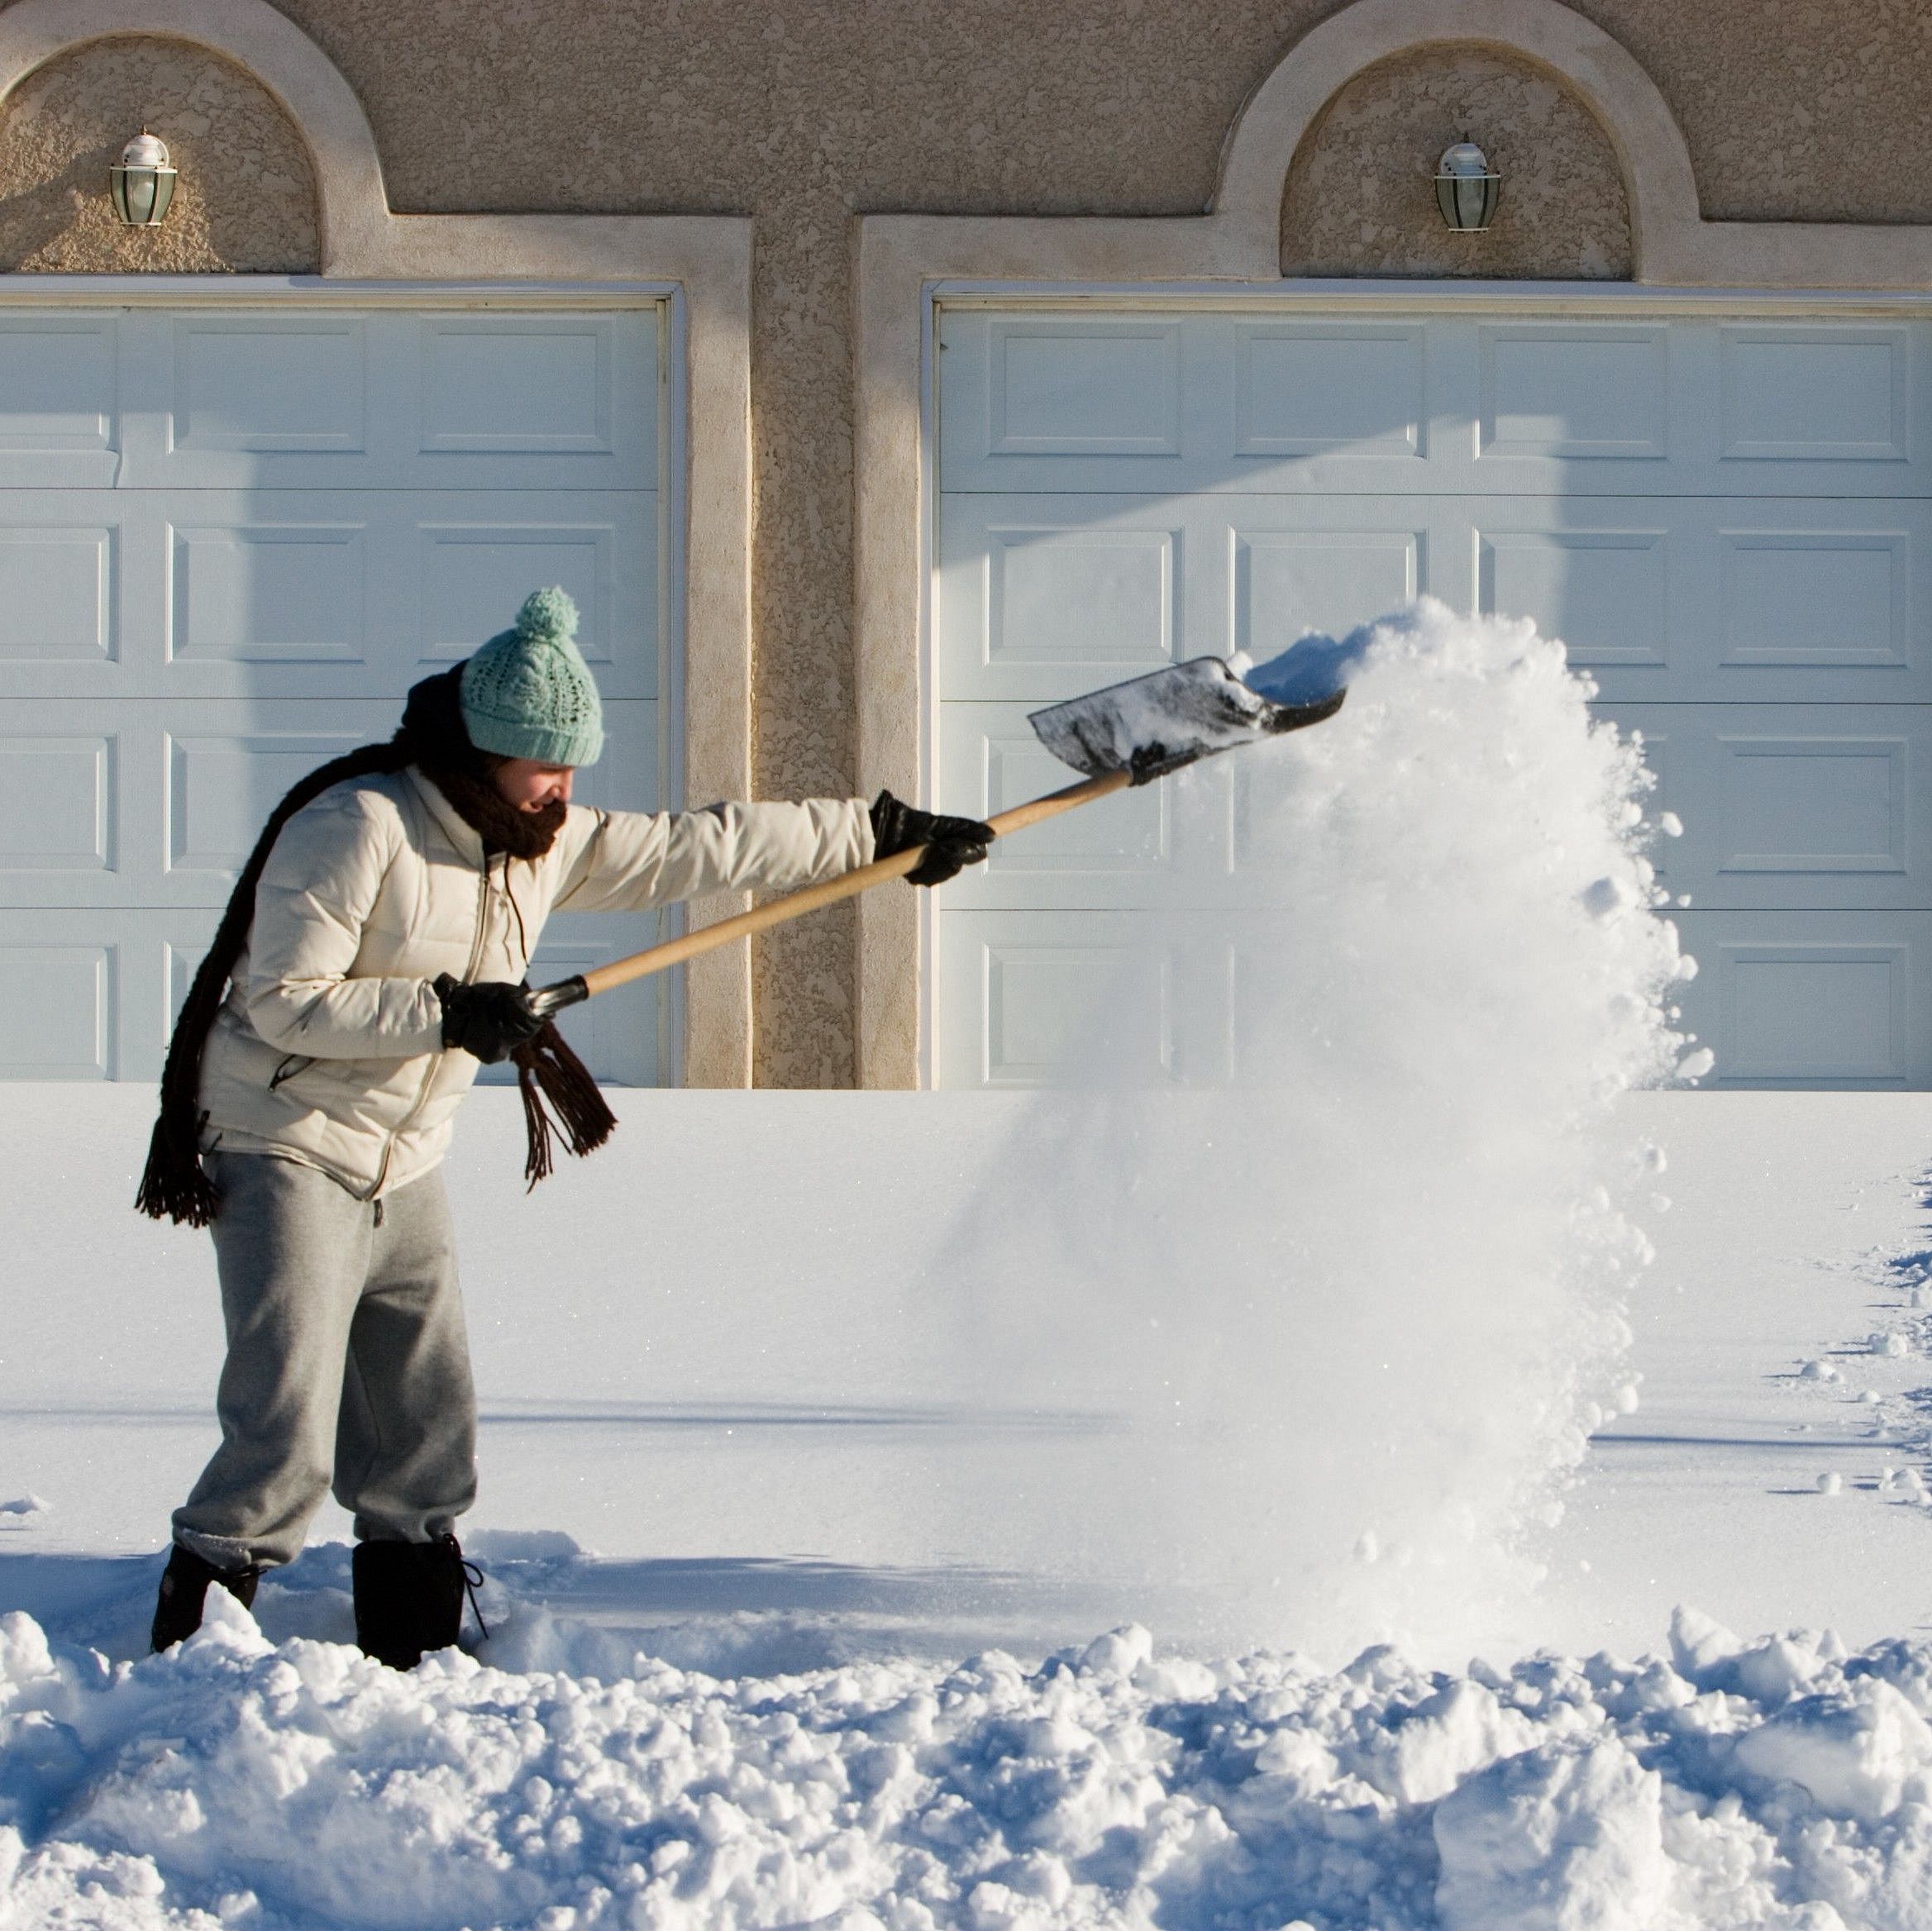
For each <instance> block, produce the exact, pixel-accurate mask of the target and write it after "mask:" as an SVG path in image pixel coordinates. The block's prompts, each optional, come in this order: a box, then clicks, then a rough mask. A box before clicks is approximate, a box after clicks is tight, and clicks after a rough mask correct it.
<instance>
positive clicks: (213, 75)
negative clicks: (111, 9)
mask: <svg viewBox="0 0 1932 1931" xmlns="http://www.w3.org/2000/svg"><path fill="white" fill-rule="evenodd" d="M143 126H146V127H148V128H150V129H151V130H152V131H154V132H155V133H156V134H158V135H160V137H161V138H162V139H163V140H164V141H166V142H167V144H168V150H169V160H171V161H172V162H173V164H174V167H175V168H176V169H178V170H179V179H178V180H177V182H176V184H175V189H174V202H173V203H172V205H171V206H170V207H169V210H168V217H167V220H166V221H165V222H164V223H163V224H162V226H160V227H159V228H153V229H147V228H126V227H123V226H121V224H120V223H119V222H117V221H116V220H115V219H114V212H113V209H112V207H111V206H110V205H109V203H108V199H107V169H109V168H110V167H111V166H112V164H113V163H115V162H116V161H117V160H120V158H121V150H122V148H123V147H125V146H126V145H127V141H128V139H129V137H130V136H132V135H135V134H137V133H139V132H140V131H141V128H142V127H143ZM316 263H317V245H316V210H315V183H314V179H313V177H312V173H311V170H310V168H309V162H308V150H307V149H306V148H305V147H304V146H303V144H302V140H301V137H300V136H298V134H297V133H296V131H295V130H294V129H293V127H292V126H290V125H289V119H288V117H287V116H286V115H285V114H284V112H282V109H281V107H280V106H279V104H278V103H276V101H275V100H274V97H273V96H272V95H270V93H267V92H266V91H265V89H264V88H262V87H261V86H260V85H259V84H258V83H256V82H255V81H254V80H252V79H250V78H249V76H248V75H247V74H244V73H242V72H241V69H238V68H236V67H232V66H231V65H230V64H228V63H227V61H225V60H220V59H218V58H217V57H216V56H215V55H212V54H210V53H208V52H207V51H205V50H203V49H201V48H198V47H191V46H188V45H186V44H185V43H184V42H182V41H163V40H155V39H148V38H142V37H134V36H130V37H125V38H117V39H113V40H106V41H92V42H90V43H89V44H88V45H85V46H81V47H77V48H75V49H74V50H72V51H71V52H69V53H67V54H64V55H60V57H59V58H58V59H56V60H50V61H49V62H48V64H46V65H45V67H42V68H41V69H39V70H38V71H37V72H36V73H34V74H30V75H29V76H28V77H27V78H26V80H25V81H23V82H22V83H21V85H20V86H18V87H17V88H15V89H14V90H13V92H12V94H11V95H9V96H8V97H7V100H6V102H5V103H0V269H10V270H28V271H33V272H37V273H40V274H59V273H61V272H64V271H75V272H87V273H91V274H140V273H148V272H160V273H166V274H203V273H208V272H216V271H227V272H230V273H234V272H238V271H242V270H247V271H251V272H254V273H257V274H263V273H282V274H298V273H303V272H306V271H311V270H312V269H314V268H315V266H316Z"/></svg>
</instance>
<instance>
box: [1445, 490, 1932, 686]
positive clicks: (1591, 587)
mask: <svg viewBox="0 0 1932 1931" xmlns="http://www.w3.org/2000/svg"><path fill="white" fill-rule="evenodd" d="M1469 508H1470V513H1471V515H1472V518H1473V538H1474V541H1475V545H1476V553H1477V608H1480V609H1481V610H1484V611H1486V612H1491V613H1500V614H1502V615H1505V616H1516V617H1532V618H1534V620H1535V622H1536V623H1537V626H1538V628H1539V629H1540V630H1542V631H1543V632H1544V634H1545V635H1547V636H1550V637H1560V638H1562V640H1563V641H1564V643H1565V644H1566V645H1567V646H1568V648H1569V653H1570V660H1571V661H1572V663H1574V664H1576V665H1579V666H1581V667H1582V668H1585V669H1586V670H1589V671H1590V672H1591V675H1592V676H1593V677H1595V679H1596V681H1597V684H1598V685H1599V686H1600V689H1601V690H1602V692H1603V694H1604V695H1605V698H1610V699H1611V700H1613V701H1619V702H1622V701H1636V702H1642V701H1643V699H1645V698H1656V697H1658V696H1661V695H1663V694H1668V695H1669V697H1670V698H1672V699H1673V700H1678V701H1684V702H1710V701H1738V702H1752V701H1767V700H1776V699H1781V698H1782V699H1789V700H1801V701H1806V702H1810V703H1872V702H1878V701H1894V702H1896V701H1901V700H1907V701H1917V702H1925V701H1927V700H1932V647H1929V642H1932V640H1929V639H1928V637H1927V627H1928V622H1929V620H1932V605H1929V602H1928V598H1927V597H1926V595H1925V591H1924V589H1923V586H1924V584H1925V582H1926V581H1927V576H1928V571H1929V570H1932V504H1928V503H1918V502H1906V501H1891V502H1887V503H1872V502H1863V501H1853V502H1844V501H1838V500H1830V499H1820V498H1810V499H1806V500H1802V501H1796V500H1793V501H1780V502H1776V503H1762V502H1756V501H1752V500H1748V499H1743V498H1725V499H1722V500H1718V501H1712V502H1703V501H1696V502H1686V503H1661V502H1658V501H1655V500H1643V501H1635V502H1630V503H1621V504H1613V503H1606V502H1605V501H1604V500H1603V499H1601V498H1591V499H1588V500H1585V501H1577V500H1569V499H1562V498H1558V499H1554V500H1546V501H1543V502H1538V501H1534V500H1532V499H1528V498H1478V499H1476V501H1475V502H1473V503H1472V504H1471V505H1470V506H1469Z"/></svg>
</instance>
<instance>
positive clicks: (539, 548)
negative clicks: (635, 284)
mask: <svg viewBox="0 0 1932 1931" xmlns="http://www.w3.org/2000/svg"><path fill="white" fill-rule="evenodd" d="M661 337H662V322H661V315H660V312H659V310H658V309H657V308H643V309H636V310H627V311H623V312H517V311H514V310H511V311H505V310H503V309H500V308H498V309H491V310H489V311H488V312H460V311H453V310H451V309H448V308H443V309H436V310H427V311H426V310H407V309H398V308H363V309H351V308H322V307H319V306H316V307H310V306H306V305H304V306H303V307H301V308H292V307H291V306H289V304H288V303H282V304H281V305H279V307H276V308H255V309H240V310H234V311H228V312H211V311H209V310H206V309H174V310H170V309H166V308H94V309H75V310H67V311H60V312H45V311H31V312H30V311H21V310H11V311H7V312H0V698H3V699H4V705H3V708H0V1076H10V1077H13V1078H26V1079H36V1078H37V1079H47V1078H83V1079H85V1078H93V1079H100V1078H108V1079H117V1078H118V1079H141V1080H147V1079H152V1078H154V1077H155V1075H157V1074H158V1073H159V1071H160V1063H161V1054H162V1051H163V1049H164V1047H165V1042H166V1039H167V1035H168V1030H169V1023H170V1015H171V1013H172V1011H173V1009H174V1006H175V1005H176V1004H178V1003H179V999H180V997H181V995H182V993H183V992H184V989H185V987H186V985H187V982H188V978H189V976H190V975H192V973H193V970H194V966H195V965H196V963H197V961H198V960H199V958H200V956H201V953H202V951H203V947H204V946H205V945H206V944H207V942H208V938H209V937H210V936H211V935H212V932H213V929H214V925H215V922H216V920H217V918H218V917H219V915H220V909H221V907H222V904H223V903H224V902H225V901H226V899H227V894H228V890H229V888H230V885H231V884H232V881H233V879H234V875H235V872H236V868H237V866H238V865H240V863H241V860H242V859H243V858H244V857H245V856H246V854H247V851H248V850H249V847H250V845H251V844H252V842H253V841H254V838H255V833H256V832H257V830H258V829H259V827H260V824H261V822H262V820H263V818H264V817H265V815H266V813H267V811H268V809H269V808H270V806H271V805H272V804H273V803H274V801H275V799H277V798H278V797H279V796H280V795H281V794H282V793H283V792H284V790H285V789H287V788H288V786H289V785H290V784H293V782H294V781H295V780H296V779H297V778H298V777H300V776H301V775H303V773H304V772H306V771H308V770H312V768H313V767H314V766H315V765H317V764H319V763H321V762H322V760H325V759H327V758H329V757H332V756H336V754H338V753H339V752H341V751H346V750H347V749H349V748H351V746H355V745H357V744H360V743H364V742H366V741H370V740H371V739H379V738H383V737H387V736H388V735H389V732H391V731H392V730H394V727H395V724H396V721H397V718H398V715H399V712H400V702H401V699H402V698H403V694H404V693H405V692H406V691H407V689H408V687H409V685H410V684H413V683H414V682H415V681H416V680H417V679H418V678H421V677H423V676H426V675H428V674H430V673H431V672H432V671H433V670H436V668H437V666H438V665H446V664H449V663H451V662H453V661H454V660H456V659H458V658H460V657H463V656H467V655H468V654H469V652H470V651H472V650H474V649H475V647H476V646H477V645H478V644H479V643H480V642H481V641H483V639H484V638H485V637H488V636H489V635H490V634H491V633H493V632H496V631H499V630H501V629H503V628H504V627H507V625H508V622H509V621H510V619H511V617H513V615H514V613H515V611H516V608H517V606H518V603H519V602H520V601H521V600H522V598H523V597H524V595H525V594H527V592H528V591H529V590H531V589H533V588H535V587H536V586H537V585H539V584H553V583H556V584H563V585H564V586H565V588H566V589H568V590H569V591H570V594H571V595H572V596H573V597H574V598H575V599H576V602H577V604H578V606H579V608H580V611H581V613H582V618H583V622H582V629H581V632H580V641H581V642H582V643H583V645H584V654H585V656H587V657H588V658H589V660H590V662H591V664H592V665H594V668H595V671H596V675H597V678H598V682H599V685H600V687H601V688H602V690H603V696H604V699H605V703H606V709H607V719H608V737H609V743H608V749H607V751H606V752H605V754H604V756H603V760H602V762H601V763H600V764H599V765H597V766H596V767H595V769H594V771H592V772H591V773H589V774H587V778H588V780H589V781H588V782H587V783H586V784H584V787H583V795H585V796H586V797H587V798H588V799H589V800H590V801H591V802H594V803H609V804H613V805H623V806H628V807H633V808H650V807H652V806H654V805H655V804H656V803H657V797H658V767H659V756H658V743H659V731H660V719H661V716H662V714H663V710H664V699H665V697H666V695H667V693H666V691H665V689H664V676H663V671H662V663H663V660H664V657H665V653H664V652H663V651H661V634H662V630H663V619H662V617H661V609H660V603H661V581H662V577H663V570H662V568H661V560H662V558H663V556H664V555H665V522H666V510H665V491H664V489H663V488H662V487H661V468H662V461H661V446H662V440H663V439H662V436H661V427H660V417H661V391H662V386H663V385H662V379H661V350H662V341H661ZM655 936H656V923H655V921H653V920H651V919H647V918H602V919H590V918H580V919H576V920H570V919H565V918H560V919H558V920H557V921H556V922H555V923H554V924H553V925H552V927H551V931H550V932H549V933H548V934H547V935H546V941H545V944H544V946H543V949H542V951H541V952H540V954H539V956H538V961H537V965H536V966H535V968H534V969H533V970H534V972H535V974H536V975H538V976H540V977H551V976H561V975H565V974H568V973H570V972H574V971H578V970H582V969H583V967H584V966H586V965H589V964H594V963H596V962H598V961H600V960H603V959H606V958H608V957H611V956H615V955H616V954H618V952H621V951H629V950H632V949H635V948H636V947H637V946H642V945H646V944H648V943H650V942H651V939H652V938H653V937H655ZM657 997H658V994H657V989H656V985H647V986H646V988H643V989H639V990H638V992H637V994H635V996H629V995H627V994H615V995H613V996H612V997H611V998H610V999H608V1000H599V1001H598V1002H596V1003H595V1004H594V1005H593V1006H590V1007H588V1008H584V1013H583V1015H581V1020H582V1023H580V1024H579V1025H576V1026H575V1027H572V1029H571V1030H572V1032H573V1034H574V1037H575V1038H576V1039H577V1041H578V1042H579V1044H580V1047H581V1048H583V1049H584V1051H585V1052H586V1056H588V1057H589V1059H590V1060H591V1061H592V1063H593V1064H594V1066H595V1067H596V1069H597V1070H598V1071H599V1073H600V1074H601V1075H603V1077H605V1078H607V1079H611V1080H618V1081H627V1082H633V1083H649V1082H651V1081H652V1080H655V1079H656V1077H657V1076H658V1069H659V1059H660V1051H659V1032H660V1027H659V1017H658V1013H657V1010H656V999H657Z"/></svg>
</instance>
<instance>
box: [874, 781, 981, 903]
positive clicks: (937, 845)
mask: <svg viewBox="0 0 1932 1931" xmlns="http://www.w3.org/2000/svg"><path fill="white" fill-rule="evenodd" d="M994 835H995V834H994V831H993V827H991V826H990V825H985V824H981V823H980V821H979V819H977V818H940V817H937V815H935V814H934V813H932V812H929V811H921V810H920V809H919V808H918V806H917V805H916V804H904V803H901V802H900V801H899V799H896V798H894V796H893V795H892V794H891V793H890V791H881V792H880V794H879V795H878V796H877V797H876V798H875V799H873V800H872V856H873V857H875V858H890V857H891V856H892V855H893V854H894V852H895V851H909V850H910V849H911V848H912V847H913V846H914V845H923V846H925V847H926V856H924V857H923V858H922V859H921V860H920V861H919V862H918V864H917V865H914V867H913V869H912V870H910V871H909V872H908V873H907V874H906V882H907V883H908V884H914V885H942V884H945V883H946V881H947V880H948V879H949V878H952V877H954V876H956V875H957V874H958V873H959V872H961V870H964V869H965V867H966V866H967V865H977V864H979V863H980V861H981V860H982V859H984V858H985V856H986V847H987V846H989V845H990V844H991V843H992V842H993V838H994Z"/></svg>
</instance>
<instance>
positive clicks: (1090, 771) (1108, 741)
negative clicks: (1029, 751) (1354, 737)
mask: <svg viewBox="0 0 1932 1931" xmlns="http://www.w3.org/2000/svg"><path fill="white" fill-rule="evenodd" d="M1346 695H1347V693H1346V692H1345V691H1339V690H1338V691H1337V692H1336V693H1335V694H1334V695H1333V697H1327V698H1319V699H1318V700H1317V701H1316V702H1315V703H1311V704H1277V703H1275V702H1274V701H1273V700H1272V699H1271V698H1264V697H1263V696H1262V694H1261V693H1260V692H1259V691H1257V690H1250V689H1248V687H1247V685H1246V684H1243V682H1242V681H1241V679H1239V678H1238V677H1237V676H1236V675H1234V673H1233V671H1232V670H1229V669H1228V666H1227V665H1226V664H1224V662H1223V661H1222V660H1220V659H1219V657H1190V658H1189V659H1188V660H1187V661H1186V662H1185V664H1174V665H1169V666H1168V667H1167V669H1166V670H1155V671H1152V672H1150V673H1149V674H1148V675H1147V676H1145V677H1133V678H1129V679H1128V680H1127V682H1126V683H1124V684H1109V686H1108V687H1107V688H1106V689H1104V690H1096V691H1090V692H1089V693H1088V694H1087V695H1086V696H1085V697H1082V698H1069V699H1068V700H1067V701H1066V703H1063V704H1052V705H1049V706H1048V707H1047V708H1046V709H1045V710H1043V711H1034V712H1033V713H1030V714H1029V715H1028V718H1027V722H1028V723H1029V724H1031V725H1032V726H1033V733H1034V735H1035V736H1036V737H1038V739H1039V741H1040V742H1041V743H1042V744H1043V745H1045V746H1046V747H1047V750H1048V751H1052V754H1053V755H1054V756H1055V757H1057V758H1058V759H1059V760H1060V761H1061V763H1062V764H1063V765H1072V766H1073V768H1074V770H1076V771H1082V772H1085V775H1087V776H1088V777H1090V778H1102V777H1104V776H1106V775H1107V774H1108V773H1109V772H1110V771H1131V772H1132V773H1133V782H1134V783H1135V784H1146V783H1147V781H1148V780H1150V779H1152V778H1162V777H1165V776H1166V775H1167V773H1168V772H1170V771H1178V770H1180V769H1181V766H1182V765H1191V764H1193V763H1194V762H1195V760H1196V759H1198V758H1205V757H1212V756H1214V755H1215V754H1216V753H1217V752H1219V751H1238V750H1239V749H1240V747H1241V746H1243V745H1244V744H1258V743H1259V742H1261V741H1262V739H1263V738H1267V737H1280V736H1281V734H1282V733H1283V732H1287V731H1301V730H1305V728H1306V727H1308V726H1309V725H1310V724H1319V723H1320V722H1321V721H1322V720H1323V719H1324V718H1332V717H1333V716H1334V714H1335V713H1336V712H1338V710H1340V709H1341V708H1342V700H1343V698H1344V697H1345V696H1346Z"/></svg>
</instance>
